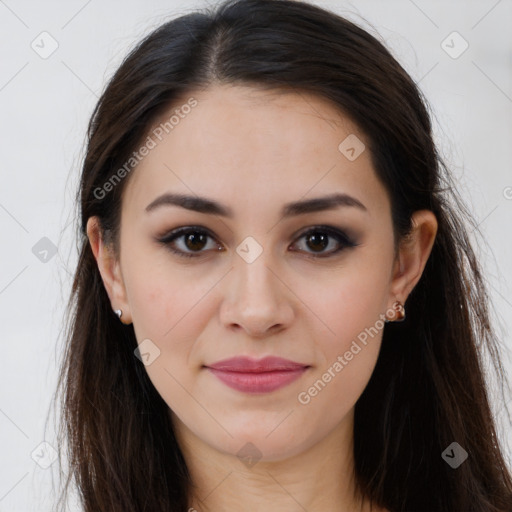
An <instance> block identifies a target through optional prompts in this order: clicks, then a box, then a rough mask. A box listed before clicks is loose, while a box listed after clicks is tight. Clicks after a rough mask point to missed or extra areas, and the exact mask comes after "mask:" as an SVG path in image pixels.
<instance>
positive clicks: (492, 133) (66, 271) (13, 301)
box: [0, 0, 512, 512]
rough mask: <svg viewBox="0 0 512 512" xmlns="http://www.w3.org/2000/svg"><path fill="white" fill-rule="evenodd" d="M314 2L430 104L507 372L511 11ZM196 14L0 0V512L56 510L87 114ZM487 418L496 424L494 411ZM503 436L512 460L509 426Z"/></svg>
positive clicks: (418, 2) (142, 6)
mask: <svg viewBox="0 0 512 512" xmlns="http://www.w3.org/2000/svg"><path fill="white" fill-rule="evenodd" d="M315 3H317V4H318V5H321V6H324V7H327V8H329V9H331V10H334V11H337V12H339V13H340V14H344V15H346V16H347V17H348V18H349V19H352V20H353V21H355V22H356V23H359V24H361V25H363V26H365V27H366V28H367V29H368V30H370V31H371V32H372V33H375V32H374V31H378V33H379V34H380V36H381V37H382V39H383V40H384V41H385V44H386V45H387V46H388V47H389V48H390V49H391V50H392V52H393V53H394V55H395V56H396V57H397V58H398V60H399V61H400V62H401V63H402V65H403V66H404V67H405V69H406V70H407V71H408V72H409V73H410V74H411V76H412V77H413V78H414V80H415V81H417V82H419V85H420V87H421V89H422V90H423V91H424V93H425V94H426V96H427V98H428V100H429V102H430V104H431V106H432V108H433V110H434V112H435V116H436V118H435V120H434V122H435V127H436V128H435V129H436V137H437V141H438V143H439V145H440V148H441V149H442V152H443V154H444V156H445V158H446V160H447V162H448V164H449V165H450V167H451V168H452V169H453V172H454V174H455V176H456V178H457V180H458V183H459V188H460V190H461V192H462V193H463V195H464V196H465V198H466V199H467V201H468V202H469V204H470V205H471V207H472V211H473V213H474V216H475V218H476V219H477V221H478V222H479V226H480V229H481V230H482V232H483V234H484V236H485V238H486V240H487V244H486V245H485V244H482V243H481V242H478V247H479V254H480V255H481V259H482V262H483V263H484V264H485V269H486V272H485V274H486V277H487V279H488V281H489V284H490V292H491V296H492V299H493V301H494V304H495V308H496V316H497V321H498V322H499V323H498V332H499V333H500V336H501V339H502V343H503V348H502V353H503V356H504V358H505V363H506V367H507V369H508V371H509V372H510V371H512V365H511V357H510V352H511V351H510V348H511V347H512V338H511V335H510V332H511V328H512V294H511V286H512V268H511V266H510V262H511V261H512V236H511V227H510V222H511V220H512V188H507V187H512V170H511V169H512V167H511V166H512V143H511V142H512V78H511V77H512V73H511V69H512V32H511V30H510V22H511V20H512V2H511V1H510V0H501V1H496V0H482V1H467V0H465V1H451V2H443V1H435V2H432V1H429V2H427V1H426V0H415V1H412V0H411V1H409V0H398V1H389V0H388V1H386V2H382V1H379V0H372V1H369V0H365V1H358V2H354V3H348V2H340V1H325V2H315ZM205 6H207V4H206V3H205V2H197V1H194V2H184V1H164V0H159V1H157V0H152V1H147V0H144V1H142V0H138V1H136V0H124V1H113V0H110V1H99V0H90V1H87V0H69V1H66V2H64V1H60V2H57V1H55V0H53V1H45V2H36V1H35V0H32V1H28V0H20V1H15V0H0V112H1V117H0V120H1V122H0V141H1V142H0V144H1V146H0V147H1V150H2V151H1V162H0V183H1V187H0V229H1V250H0V311H1V328H2V337H1V339H2V341H1V347H2V357H1V358H0V453H1V458H0V460H1V467H0V512H7V511H9V512H28V511H38V512H45V511H51V510H53V506H52V504H53V500H54V494H53V491H52V474H53V477H54V478H56V477H57V469H56V466H57V464H54V465H52V466H51V467H50V468H49V469H42V468H41V467H39V466H38V465H37V464H36V463H35V462H34V461H33V460H32V458H31V453H32V451H33V450H34V449H35V448H36V447H37V446H38V445H39V444H40V443H41V442H42V441H43V440H45V439H46V440H47V441H48V442H49V443H50V444H51V443H52V437H53V431H54V428H53V422H51V423H50V427H49V428H48V429H47V431H46V432H45V428H44V427H45V421H46V419H47V414H48V410H49V407H50V399H51V397H52V396H53V393H54V390H55V385H56V369H57V363H58V361H59V358H60V355H61V343H62V340H61V339H60V338H59V333H60V329H61V327H62V314H63V307H64V303H65V301H66V299H67V297H68V294H69V290H70V276H71V275H72V273H73V271H74V265H75V263H76V254H75V249H74V247H73V243H74V242H73V237H74V226H73V224H72V221H73V218H74V213H73V212H72V209H73V198H74V194H75V190H76V183H77V178H78V176H79V172H80V163H81V157H82V155H83V143H84V140H85V130H86V124H87V122H88V120H89V117H90V114H91V112H92V109H93V107H94V105H95V103H96V101H97V98H98V96H99V95H100V93H101V91H102V90H103V88H104V86H105V84H106V80H107V79H108V78H109V77H110V76H111V75H112V73H113V72H114V70H115V69H116V67H117V66H118V65H119V64H120V62H121V59H122V58H123V57H124V55H125V54H126V52H127V50H128V49H129V48H130V47H131V46H132V45H133V44H134V43H135V42H136V41H138V40H139V39H140V38H141V37H142V36H144V35H145V34H147V33H148V31H150V30H151V29H153V28H155V27H156V26H157V25H159V24H160V23H161V22H163V21H165V20H167V19H169V18H173V17H175V16H177V15H179V14H185V13H186V12H189V11H191V10H193V9H194V8H196V7H205ZM362 17H364V18H365V19H366V20H367V21H368V22H369V23H371V25H373V27H370V26H368V25H366V21H365V20H363V19H362ZM43 31H47V32H49V33H50V34H51V36H52V37H53V38H54V39H55V40H56V41H57V42H58V48H57V50H56V51H55V52H54V53H53V54H52V55H51V56H50V57H48V58H47V59H42V58H41V57H40V56H39V55H38V54H37V53H36V52H35V51H34V50H33V49H32V48H31V43H32V41H33V40H36V42H37V37H38V36H39V34H41V32H43ZM453 31H457V32H459V33H460V34H461V35H462V37H463V38H464V39H465V40H466V41H467V42H468V43H469V47H468V49H467V50H466V51H465V52H464V53H463V54H462V55H461V56H460V57H458V58H456V59H454V58H452V57H450V56H449V55H448V54H447V53H446V52H445V51H444V50H443V48H442V47H441V42H442V41H443V40H444V39H445V38H446V37H447V36H448V35H449V34H451V33H452V32H453ZM453 44H454V46H455V48H456V49H457V48H460V46H457V45H459V44H460V41H457V40H455V42H454V43H453ZM507 191H508V193H509V194H508V199H507V197H506V196H507ZM42 237H48V238H49V239H50V240H51V241H52V242H53V243H54V244H55V246H56V247H57V248H58V252H57V254H56V255H55V256H54V257H52V258H51V259H49V261H47V262H46V263H43V262H41V261H40V260H39V259H38V258H36V256H35V255H34V254H33V252H32V247H33V246H34V245H35V244H36V243H37V242H38V241H39V240H40V239H41V238H42ZM446 314H450V312H449V311H447V312H446ZM511 405H512V404H511ZM494 407H495V410H496V411H498V412H500V411H501V412H503V403H502V402H500V401H499V400H498V399H495V401H494ZM499 417H500V418H502V415H500V416H499ZM500 424H502V427H501V428H502V430H501V435H502V438H503V440H504V441H505V442H506V443H507V444H508V445H509V447H510V445H512V433H511V432H510V426H508V430H505V427H504V425H505V424H503V423H502V422H501V423H500ZM507 450H508V451H507V455H508V456H509V459H510V460H512V457H510V453H511V451H510V448H508V449H507ZM52 472H53V473H52Z"/></svg>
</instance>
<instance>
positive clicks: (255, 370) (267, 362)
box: [206, 356, 309, 393]
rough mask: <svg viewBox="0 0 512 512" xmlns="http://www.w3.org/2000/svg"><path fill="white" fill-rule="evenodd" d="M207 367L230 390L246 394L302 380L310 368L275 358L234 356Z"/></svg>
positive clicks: (266, 391) (265, 391)
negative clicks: (300, 378) (302, 376)
mask: <svg viewBox="0 0 512 512" xmlns="http://www.w3.org/2000/svg"><path fill="white" fill-rule="evenodd" d="M206 368H207V369H208V370H209V371H210V372H211V373H212V374H213V375H215V377H217V378H218V379H219V380H220V381H221V382H223V383H224V384H226V385H227V386H229V387H231V388H232V389H236V390H238V391H242V392H246V393H268V392H270V391H274V390H276V389H279V388H281V387H283V386H286V385H287V384H290V383H291V382H293V381H294V380H296V379H298V378H299V377H301V375H302V374H303V373H304V372H305V371H306V370H307V369H308V368H309V365H305V364H302V363H297V362H295V361H290V360H288V359H283V358H281V357H274V356H268V357H264V358H263V359H252V358H249V357H233V358H230V359H224V360H222V361H218V362H217V363H214V364H211V365H208V366H206Z"/></svg>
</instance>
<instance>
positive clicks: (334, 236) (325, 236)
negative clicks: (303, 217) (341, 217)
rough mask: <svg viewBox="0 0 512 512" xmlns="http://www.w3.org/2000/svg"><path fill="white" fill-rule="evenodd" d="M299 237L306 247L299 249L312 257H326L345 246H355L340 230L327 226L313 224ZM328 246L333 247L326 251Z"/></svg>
mask: <svg viewBox="0 0 512 512" xmlns="http://www.w3.org/2000/svg"><path fill="white" fill-rule="evenodd" d="M299 239H304V240H305V244H303V245H305V246H306V249H300V250H303V251H304V252H306V253H308V254H309V255H311V256H312V257H314V258H327V257H329V256H332V255H333V254H336V253H338V252H340V251H341V250H343V249H345V248H350V247H355V246H356V245H358V244H356V243H355V242H353V241H352V240H350V238H349V237H348V236H347V235H345V233H343V232H342V231H339V230H337V229H335V228H331V227H329V226H315V227H314V228H312V229H309V230H308V231H306V232H305V233H303V234H302V235H301V236H300V238H299ZM328 247H333V249H331V250H329V251H327V250H326V249H327V248H328ZM293 250H295V249H293Z"/></svg>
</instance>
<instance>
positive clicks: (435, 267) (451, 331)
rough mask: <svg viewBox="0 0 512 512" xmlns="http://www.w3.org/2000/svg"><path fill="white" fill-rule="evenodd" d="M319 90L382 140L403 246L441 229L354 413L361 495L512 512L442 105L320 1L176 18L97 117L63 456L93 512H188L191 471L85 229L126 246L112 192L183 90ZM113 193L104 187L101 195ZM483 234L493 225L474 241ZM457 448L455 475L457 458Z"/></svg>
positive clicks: (493, 346)
mask: <svg viewBox="0 0 512 512" xmlns="http://www.w3.org/2000/svg"><path fill="white" fill-rule="evenodd" d="M215 83H222V84H240V85H250V86H254V87H258V88H266V89H269V90H271V89H286V90H289V91H296V92H301V91H305V92H312V93H315V94H317V95H318V96H320V97H323V98H326V99H328V100H331V101H332V102H333V103H334V104H335V105H337V106H338V108H339V109H340V111H341V112H343V113H344V114H345V115H347V116H349V117H350V118H351V119H352V120H354V121H355V123H356V124H357V125H358V126H359V127H360V128H361V130H362V131H363V132H364V133H365V134H366V136H367V139H368V141H369V150H370V154H371V157H372V162H373V165H374V168H375V171H376V173H377V175H378V177H379V178H380V179H381V180H382V183H383V184H384V185H385V187H386V190H387V191H388V193H389V197H390V199H391V204H392V220H393V226H394V233H395V237H396V240H400V239H402V238H403V237H404V236H406V235H407V233H408V232H409V230H410V228H411V215H412V213H413V212H414V211H416V210H421V209H429V210H431V211H432V212H434V214H435V215H436V217H437V221H438V232H437V237H436V240H435V243H434V246H433V249H432V252H431V255H430V258H429V259H428V261H427V264H426V267H425V270H424V273H423V275H422V277H421V279H420V281H419V282H418V284H417V285H416V287H415V288H414V290H413V291H412V293H411V294H410V296H409V298H408V300H407V303H406V310H407V317H406V320H405V321H404V322H402V323H399V324H393V323H390V324H387V325H386V327H385V329H384V332H383V340H382V347H381V352H380V355H379V359H378V361H377V365H376V368H375V370H374V372H373V375H372V377H371V379H370V381H369V383H368V385H367V387H366V388H365V390H364V392H363V394H362V396H361V397H360V398H359V400H358V402H357V404H356V406H355V427H354V450H355V452H354V455H355V474H356V482H357V485H358V489H360V492H362V493H363V494H364V495H365V496H366V497H368V498H369V499H371V500H372V501H373V502H375V503H377V504H379V505H380V506H384V507H387V508H388V509H389V510H391V511H393V512H399V511H400V512H405V511H407V512H410V511H415V512H441V511H443V512H469V511H474V512H491V511H494V512H498V511H499V512H510V511H511V510H512V477H511V474H510V470H509V469H508V468H507V466H506V462H505V460H504V456H503V453H502V449H501V448H500V443H499V439H498V436H497V433H496V429H495V424H494V421H493V416H492V413H491V410H490V405H489V398H488V390H487V385H486V381H485V379H484V369H483V366H482V361H483V357H484V355H485V354H487V355H490V357H491V360H492V362H493V363H494V364H493V365H492V367H493V368H494V370H496V375H497V377H498V380H499V382H500V383H501V385H502V388H501V389H502V391H503V385H504V383H505V382H506V381H505V376H504V372H503V368H502V364H501V362H500V358H499V350H500V346H499V340H498V338H497V335H496V334H495V331H494V330H493V328H492V326H491V322H490V312H489V304H490V303H489V297H488V295H487V291H486V282H485V280H484V278H483V276H482V270H481V268H480V266H479V263H478V262H477V259H476V257H475V253H474V251H473V249H472V247H471V243H470V239H469V235H468V234H469V226H471V227H472V229H476V230H477V226H476V223H475V222H474V220H473V219H472V216H471V213H470V211H469V209H468V208H467V206H465V204H464V202H463V201H462V199H461V198H460V196H459V195H458V193H457V191H456V189H455V187H454V185H453V181H452V178H451V176H450V172H449V170H448V169H447V166H446V165H445V164H444V163H443V160H442V158H441V156H440V155H439V153H438V151H437V148H436V146H435V144H434V142H433V136H432V127H431V119H430V115H431V113H430V110H429V108H428V103H427V101H426V100H425V98H424V97H423V95H422V93H421V91H420V90H419V89H418V87H417V86H416V84H415V83H414V81H413V80H412V79H411V78H410V76H409V75H408V74H407V73H406V72H405V71H404V69H403V68H402V67H401V66H400V64H399V63H398V62H397V61H396V60H395V58H394V57H393V56H392V55H391V53H390V52H389V51H388V50H387V49H386V48H385V46H384V45H383V44H382V43H381V42H379V41H378V40H377V39H376V38H375V37H373V36H372V35H370V34H369V33H368V32H367V31H365V30H363V29H362V28H360V27H358V26H357V25H356V24H354V23H352V22H350V21H348V20H347V19H344V18H343V17H341V16H338V15H335V14H334V13H331V12H328V11H326V10H323V9H321V8H320V7H316V6H313V5H310V4H307V3H304V2H297V1H288V0H228V1H226V2H223V3H222V4H221V5H219V6H217V7H216V8H215V9H204V10H202V11H197V12H194V13H191V14H187V15H184V16H182V17H179V18H177V19H174V20H172V21H169V22H166V23H165V24H162V25H161V26H160V27H159V28H157V29H156V30H154V31H153V32H152V33H151V34H149V36H147V37H146V38H145V39H144V40H143V41H141V42H140V43H139V44H138V45H137V46H136V47H135V48H134V49H133V50H132V51H131V52H130V53H129V55H128V56H127V57H126V59H125V60H124V62H123V63H122V65H121V66H120V67H119V69H118V70H117V72H116V73H115V74H114V76H113V77H112V79H111V80H110V82H109V83H108V86H107V87H106V89H105V91H104V93H103V94H102V96H101V98H100V99H99V102H98V104H97V106H96V108H95V110H94V112H93V114H92V117H91V120H90V123H89V128H88V133H87V136H88V143H87V149H86V154H85V158H84V162H83V168H82V173H81V179H80V186H79V190H78V194H77V204H78V205H79V208H80V211H79V216H80V225H79V227H78V228H79V230H80V234H81V238H80V240H79V255H78V265H77V268H76V273H75V276H74V281H73V285H72V291H71V295H70V298H69V304H68V315H69V317H68V326H67V329H66V345H65V353H64V355H63V359H62V366H61V368H60V374H59V383H58V389H57V393H61V395H62V397H61V405H62V421H61V424H60V430H59V439H60V442H61V446H64V445H65V444H66V445H67V446H68V448H69V472H68V475H67V476H68V478H67V481H66V482H65V488H64V490H63V493H62V495H61V499H60V500H59V504H60V503H61V501H62V500H64V498H65V496H66V495H67V492H68V488H69V485H70V483H71V482H72V481H74V482H75V483H76V485H77V489H78V491H79V497H80V499H81V502H82V504H83V507H84V510H85V511H86V512H99V511H105V512H107V511H108V512H112V511H120V512H141V511H143V510H146V511H151V512H158V511H162V512H164V511H165V512H169V511H174V512H183V511H186V510H187V496H188V492H189V489H190V475H189V473H188V471H187V466H186V464H185V460H184V458H183V456H182V453H181V451H180V448H179V446H178V443H177V442H176V439H175V436H174V433H173V428H172V425H171V423H170V419H169V416H168V413H167V412H168V406H167V404H166V403H165V402H164V401H163V399H162V398H161V396H160V395H159V394H158V392H157V391H156V389H155V388H154V386H153V385H152V383H151V381H150V380H149V378H148V376H147V373H146V371H145V368H144V366H143V365H142V363H141V362H140V361H139V360H138V358H136V357H135V356H134V349H135V348H136V347H137V340H136V338H135V335H134V330H133V326H132V325H124V324H122V323H121V322H119V320H118V319H117V318H116V317H115V315H114V314H113V312H112V308H111V303H110V301H109V298H108V296H107V293H106V291H105V288H104V286H103V283H102V280H101V276H100V274H99V270H98V266H97V263H96V261H95V258H94V256H93V253H92V250H91V247H90V244H89V242H88V240H87V237H86V224H87V220H88V219H89V218H90V217H91V216H98V217H99V218H100V221H101V227H102V230H103V231H104V236H105V237H106V239H107V241H109V242H111V243H113V245H114V247H115V248H116V250H118V235H119V221H120V211H121V209H120V206H121V199H122V196H123V190H124V187H125V185H126V183H127V181H128V180H129V179H130V176H129V175H128V176H126V177H124V178H123V179H122V180H120V182H119V183H117V184H116V186H115V187H113V188H112V190H109V191H108V193H107V194H106V197H103V194H98V192H97V191H98V190H99V189H101V188H102V187H103V185H104V184H105V183H106V182H107V181H108V180H109V179H111V178H112V176H113V175H114V174H115V173H116V171H117V170H118V169H120V168H122V166H123V165H125V164H126V162H127V161H128V160H129V158H130V155H132V153H133V151H135V150H136V149H137V147H138V145H139V144H140V143H141V141H143V140H144V138H145V137H146V136H147V133H148V130H149V129H150V127H151V126H152V124H153V123H155V121H156V120H157V119H158V118H159V117H160V116H161V115H162V114H163V113H165V112H166V111H167V109H169V106H170V105H172V104H173V103H174V102H175V101H177V99H178V98H183V97H186V94H188V93H190V92H191V91H193V90H197V89H198V88H204V87H208V86H209V85H211V84H215ZM103 190H104V189H103ZM476 232H478V230H477V231H476ZM453 442H457V443H458V444H459V445H460V446H461V447H463V448H464V449H465V450H466V452H467V453H468V459H467V460H466V461H465V462H464V463H462V464H461V465H460V466H459V467H458V468H457V469H453V468H452V467H450V466H449V465H448V464H447V463H446V461H445V460H443V458H442V456H441V454H442V452H443V451H444V450H445V449H446V448H447V447H448V446H449V445H450V444H451V443H453Z"/></svg>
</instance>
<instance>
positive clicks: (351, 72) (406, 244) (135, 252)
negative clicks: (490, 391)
mask: <svg viewBox="0 0 512 512" xmlns="http://www.w3.org/2000/svg"><path fill="white" fill-rule="evenodd" d="M425 104H426V103H425V101H424V100H423V98H422V96H421V93H420V91H419V90H418V88H417V87H416V85H415V84H414V82H413V81H412V80H411V78H410V77H409V76H408V75H407V73H406V72H405V71H404V70H403V68H402V67H401V66H400V65H399V63H398V62H397V61H396V60H395V59H394V58H393V57H392V56H391V55H390V53H389V51H388V50H386V49H385V48H384V47H383V46H382V44H381V43H379V42H378V41H377V40H376V39H375V38H374V37H372V36H371V35H369V34H368V33H367V32H365V31H364V30H362V29H361V28H359V27H357V26H356V25H354V24H352V23H351V22H349V21H347V20H345V19H343V18H341V17H339V16H337V15H334V14H332V13H330V12H327V11H325V10H322V9H321V8H319V7H315V6H312V5H309V4H307V3H302V2H293V1H279V0H240V1H228V2H225V3H223V4H222V5H220V6H219V7H218V8H217V9H215V10H213V11H211V12H198V13H193V14H188V15H186V16H183V17H180V18H178V19H176V20H173V21H170V22H168V23H165V24H163V25H162V26H161V27H159V28H158V29H157V30H155V31H154V32H153V33H151V34H150V35H149V36H148V37H147V38H146V39H145V40H144V41H142V42H141V43H140V44H139V45H138V46H137V47H136V48H135V49H134V50H133V51H132V52H131V53H130V55H129V56H128V57H127V58H126V60H125V61H124V62H123V64H122V65H121V67H120V68H119V70H118V71H117V72H116V73H115V75H114V77H113V78H112V79H111V81H110V83H109V84H108V87H107V88H106V90H105V92H104V94H103V95H102V97H101V98H100V100H99V103H98V105H97V107H96V109H95V111H94V113H93V116H92V119H91V122H90V126H89V133H88V136H89V141H88V147H87V154H86V156H85V161H84V165H83V171H82V177H81V183H80V189H79V201H80V214H81V225H80V228H81V232H82V234H83V240H82V241H81V248H80V257H79V262H78V266H77V270H76V274H75V280H74V284H73V289H72V296H71V300H70V313H71V323H70V327H69V331H68V340H69V343H68V345H67V352H66V354H65V358H64V360H63V364H62V369H61V375H60V385H59V389H60V390H61V392H62V393H63V408H64V409H63V416H62V426H61V429H62V435H63V436H64V435H65V436H66V440H67V442H68V443H69V452H70V469H71V471H70V472H69V479H68V482H67V484H66V489H67V487H68V484H69V482H70V480H71V478H75V479H76V483H77V485H78V489H79V491H80V496H81V500H82V503H83V507H84V510H86V511H123V512H127V511H143V510H146V511H148V510H150V511H152V512H156V511H180V512H181V511H186V510H189V511H192V510H197V511H213V512H219V511H221V510H222V511H224V510H226V511H227V510H229V511H230V510H250V511H256V512H258V511H262V510H279V511H281V512H283V511H284V512H286V511H292V510H293V511H296V510H308V511H309V512H314V511H318V510H323V511H325V510H329V511H342V510H343V511H356V510H357V511H364V512H366V511H369V510H372V511H380V512H384V511H387V512H391V511H392V512H397V511H416V512H420V511H421V512H427V511H428V512H434V511H436V512H437V511H439V512H441V511H442V512H462V511H464V512H466V511H468V512H469V511H475V512H476V511H481V512H484V511H485V512H489V511H501V512H505V511H510V510H512V478H511V475H510V472H509V469H508V468H507V466H506V463H505V461H504V455H503V453H502V451H501V448H500V444H499V441H498V439H497V435H496V430H495V426H494V423H493V418H492V415H491V411H490V407H489V401H488V398H487V390H486V383H485V381H484V375H483V371H482V367H481V357H482V354H481V350H484V351H488V352H489V353H490V354H491V356H493V361H494V363H495V368H496V369H497V370H498V374H499V376H501V377H502V378H503V375H502V370H501V366H500V361H499V358H498V356H497V350H498V348H499V347H498V345H497V340H496V337H495V334H494V331H493V330H492V327H491V326H490V323H489V313H488V309H487V295H486V288H485V282H484V280H483V278H482V276H481V270H480V267H479V265H478V263H477V261H476V259H475V256H474V253H473V251H472V248H471V246H470V243H469V241H468V235H467V233H468V232H467V227H466V224H465V223H464V220H467V221H468V222H472V219H471V216H470V215H469V213H468V212H467V210H466V209H465V207H464V205H463V203H462V202H461V201H460V199H459V197H458V195H457V192H456V191H455V190H454V189H453V188H452V186H451V181H450V175H449V173H448V171H447V170H446V168H445V167H444V165H443V162H442V160H441V158H440V157H439V155H438V153H437V150H436V147H435V145H434V143H433V139H432V130H431V122H430V118H429V114H428V111H427V108H426V106H425ZM502 382H503V381H502Z"/></svg>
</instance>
